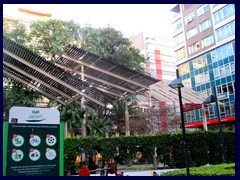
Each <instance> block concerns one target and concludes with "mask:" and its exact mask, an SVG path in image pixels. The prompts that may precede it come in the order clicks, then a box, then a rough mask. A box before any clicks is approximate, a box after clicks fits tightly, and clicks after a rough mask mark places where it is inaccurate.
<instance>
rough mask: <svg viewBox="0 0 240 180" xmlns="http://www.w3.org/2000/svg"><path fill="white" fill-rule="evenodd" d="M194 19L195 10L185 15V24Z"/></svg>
mask: <svg viewBox="0 0 240 180" xmlns="http://www.w3.org/2000/svg"><path fill="white" fill-rule="evenodd" d="M194 19H196V15H195V12H194V11H193V12H191V13H190V14H189V15H187V16H186V17H185V24H188V23H190V22H192V21H193V20H194Z"/></svg>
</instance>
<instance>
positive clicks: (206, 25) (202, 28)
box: [199, 19, 212, 32]
mask: <svg viewBox="0 0 240 180" xmlns="http://www.w3.org/2000/svg"><path fill="white" fill-rule="evenodd" d="M210 27H212V22H211V19H207V20H206V21H203V22H201V23H200V24H199V31H200V32H203V31H205V30H206V29H208V28H210Z"/></svg>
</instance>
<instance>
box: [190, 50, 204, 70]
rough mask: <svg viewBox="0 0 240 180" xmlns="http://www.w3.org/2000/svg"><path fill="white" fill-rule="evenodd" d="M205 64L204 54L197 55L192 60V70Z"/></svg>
mask: <svg viewBox="0 0 240 180" xmlns="http://www.w3.org/2000/svg"><path fill="white" fill-rule="evenodd" d="M206 65H207V59H206V54H204V55H202V56H199V57H197V58H196V59H194V60H193V69H194V70H196V69H199V68H201V67H204V66H206Z"/></svg>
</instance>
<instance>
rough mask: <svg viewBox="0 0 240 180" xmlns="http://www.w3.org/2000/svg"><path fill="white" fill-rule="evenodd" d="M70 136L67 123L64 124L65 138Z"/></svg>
mask: <svg viewBox="0 0 240 180" xmlns="http://www.w3.org/2000/svg"><path fill="white" fill-rule="evenodd" d="M67 136H68V128H67V122H64V138H66V137H67Z"/></svg>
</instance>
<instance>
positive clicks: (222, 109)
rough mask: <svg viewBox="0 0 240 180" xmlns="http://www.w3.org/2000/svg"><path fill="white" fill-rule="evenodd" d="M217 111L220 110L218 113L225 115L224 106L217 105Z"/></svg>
mask: <svg viewBox="0 0 240 180" xmlns="http://www.w3.org/2000/svg"><path fill="white" fill-rule="evenodd" d="M219 111H220V115H221V116H225V115H226V112H225V108H224V106H220V107H219Z"/></svg>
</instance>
